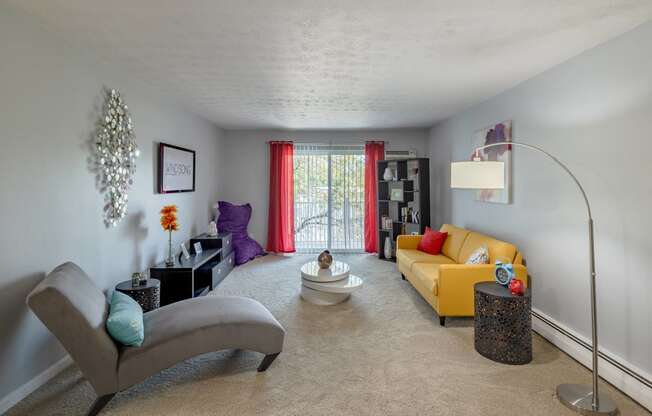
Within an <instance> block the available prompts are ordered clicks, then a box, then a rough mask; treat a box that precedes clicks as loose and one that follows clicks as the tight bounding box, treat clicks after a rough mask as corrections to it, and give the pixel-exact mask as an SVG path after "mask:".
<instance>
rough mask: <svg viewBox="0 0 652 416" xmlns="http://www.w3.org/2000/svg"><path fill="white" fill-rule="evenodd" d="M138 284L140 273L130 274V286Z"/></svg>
mask: <svg viewBox="0 0 652 416" xmlns="http://www.w3.org/2000/svg"><path fill="white" fill-rule="evenodd" d="M138 286H140V273H132V274H131V287H138Z"/></svg>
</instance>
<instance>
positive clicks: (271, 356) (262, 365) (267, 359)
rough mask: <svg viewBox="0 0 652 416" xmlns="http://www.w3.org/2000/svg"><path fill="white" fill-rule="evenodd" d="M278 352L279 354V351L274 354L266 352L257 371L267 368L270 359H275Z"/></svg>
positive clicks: (270, 361)
mask: <svg viewBox="0 0 652 416" xmlns="http://www.w3.org/2000/svg"><path fill="white" fill-rule="evenodd" d="M279 354H280V352H278V353H276V354H268V355H266V356H265V358H263V361H262V362H261V363H260V365H259V366H258V372H259V373H260V372H263V371H265V370H267V368H268V367H269V365H270V364H271V363H272V361H274V360H275V359H276V357H278V355H279Z"/></svg>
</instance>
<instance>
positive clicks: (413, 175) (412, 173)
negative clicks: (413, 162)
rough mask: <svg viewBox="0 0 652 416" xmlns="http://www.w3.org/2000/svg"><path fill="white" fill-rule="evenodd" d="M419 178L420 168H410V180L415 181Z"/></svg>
mask: <svg viewBox="0 0 652 416" xmlns="http://www.w3.org/2000/svg"><path fill="white" fill-rule="evenodd" d="M417 176H419V168H410V172H409V173H408V179H409V180H413V179H415V178H416V177H417Z"/></svg>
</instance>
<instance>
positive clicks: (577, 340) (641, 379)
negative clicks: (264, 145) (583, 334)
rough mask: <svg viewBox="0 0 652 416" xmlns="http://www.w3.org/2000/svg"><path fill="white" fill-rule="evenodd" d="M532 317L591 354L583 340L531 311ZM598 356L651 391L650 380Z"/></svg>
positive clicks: (651, 382) (590, 348)
mask: <svg viewBox="0 0 652 416" xmlns="http://www.w3.org/2000/svg"><path fill="white" fill-rule="evenodd" d="M531 313H532V316H533V317H535V318H537V319H538V320H540V321H541V322H543V323H545V324H546V325H548V326H550V327H551V328H553V329H554V330H555V331H557V332H559V333H561V334H563V335H564V336H566V337H567V338H569V339H571V340H573V341H574V342H575V343H577V344H579V345H581V346H582V347H584V348H586V349H587V350H588V351H589V352H591V353H592V352H593V347H592V346H591V344H589V343H588V342H586V341H584V340H583V339H581V338H579V337H577V336H576V335H575V334H572V333H570V332H569V331H567V330H566V329H565V328H562V327H560V326H559V325H557V324H556V323H554V322H552V321H551V320H549V319H548V318H546V317H545V316H543V315H541V314H540V313H537V312H535V311H532V312H531ZM598 356H599V357H600V358H602V359H603V360H605V361H606V362H608V363H609V364H611V365H613V366H614V367H616V368H618V369H619V370H620V371H622V372H623V373H625V374H627V375H629V376H630V377H632V378H634V379H636V380H637V381H639V382H640V383H641V384H643V385H645V386H647V387H648V388H650V389H652V380H650V379H648V378H646V377H644V376H643V375H641V374H639V373H637V372H636V371H634V370H632V369H631V368H629V367H627V366H626V365H623V364H622V363H621V362H619V361H618V360H616V359H615V358H613V357H611V356H609V355H607V354H605V353H603V352H602V351H598Z"/></svg>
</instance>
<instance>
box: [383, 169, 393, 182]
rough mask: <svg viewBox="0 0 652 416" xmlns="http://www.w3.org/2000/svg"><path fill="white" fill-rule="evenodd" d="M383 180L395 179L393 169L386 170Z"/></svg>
mask: <svg viewBox="0 0 652 416" xmlns="http://www.w3.org/2000/svg"><path fill="white" fill-rule="evenodd" d="M383 179H384V180H386V181H391V180H392V179H394V173H393V172H392V168H390V167H389V166H388V167H386V168H385V172H384V173H383Z"/></svg>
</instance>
